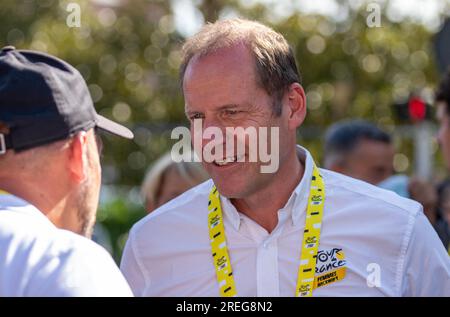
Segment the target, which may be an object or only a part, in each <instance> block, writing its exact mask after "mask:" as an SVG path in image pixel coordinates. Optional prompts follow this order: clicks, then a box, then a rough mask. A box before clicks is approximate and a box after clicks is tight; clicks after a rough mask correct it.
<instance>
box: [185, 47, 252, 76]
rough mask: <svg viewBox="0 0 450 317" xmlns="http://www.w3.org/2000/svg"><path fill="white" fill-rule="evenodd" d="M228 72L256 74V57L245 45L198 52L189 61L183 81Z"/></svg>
mask: <svg viewBox="0 0 450 317" xmlns="http://www.w3.org/2000/svg"><path fill="white" fill-rule="evenodd" d="M218 73H220V74H222V75H227V74H230V75H231V74H233V73H235V74H241V75H242V76H244V75H250V76H254V58H253V56H252V54H251V52H250V50H249V49H248V48H247V47H246V46H244V45H234V46H231V47H226V48H221V49H218V50H216V51H214V52H211V53H208V54H207V55H200V54H197V55H195V56H194V57H192V59H191V60H190V61H189V64H188V65H187V68H186V72H185V74H184V79H183V82H186V81H190V80H193V79H197V78H199V77H203V78H204V77H213V76H215V75H218Z"/></svg>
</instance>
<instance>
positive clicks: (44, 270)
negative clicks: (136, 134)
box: [0, 46, 133, 296]
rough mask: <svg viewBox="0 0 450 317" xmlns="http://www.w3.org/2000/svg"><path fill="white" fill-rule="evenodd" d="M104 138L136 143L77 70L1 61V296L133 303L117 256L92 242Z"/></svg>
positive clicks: (54, 63) (42, 61) (39, 59)
mask: <svg viewBox="0 0 450 317" xmlns="http://www.w3.org/2000/svg"><path fill="white" fill-rule="evenodd" d="M95 129H101V130H105V131H109V132H111V133H114V134H117V135H119V136H122V137H125V138H132V137H133V134H132V133H131V131H130V130H128V129H127V128H125V127H123V126H120V125H118V124H117V123H114V122H112V121H110V120H108V119H106V118H104V117H101V116H99V115H98V114H97V113H96V112H95V109H94V106H93V103H92V100H91V98H90V95H89V91H88V89H87V86H86V84H85V82H84V80H83V78H82V77H81V75H80V73H79V72H78V71H77V70H76V69H75V68H74V67H72V66H70V65H69V64H67V63H66V62H64V61H62V60H60V59H58V58H56V57H53V56H50V55H47V54H44V53H40V52H34V51H25V50H16V49H15V48H14V47H10V46H9V47H5V48H3V49H2V50H1V51H0V259H1V260H0V296H131V295H132V292H131V290H130V288H129V286H128V284H127V282H126V280H125V279H124V277H123V275H122V274H121V272H120V271H119V269H118V267H117V266H116V265H115V263H114V261H113V260H112V258H111V256H110V255H109V254H108V253H107V252H106V251H105V250H104V249H103V248H102V247H100V246H99V245H97V244H95V243H94V242H92V241H91V240H89V239H87V238H88V237H90V235H91V231H92V227H93V225H94V222H95V214H96V209H97V205H98V198H99V191H100V183H101V167H100V159H99V152H100V151H101V140H100V139H99V137H98V136H97V135H96V131H95ZM83 236H85V237H83Z"/></svg>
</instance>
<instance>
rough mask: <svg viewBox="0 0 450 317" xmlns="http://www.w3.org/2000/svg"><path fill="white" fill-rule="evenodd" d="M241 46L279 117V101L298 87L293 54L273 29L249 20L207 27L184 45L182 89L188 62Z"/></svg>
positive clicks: (231, 20)
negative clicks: (247, 50) (251, 62)
mask: <svg viewBox="0 0 450 317" xmlns="http://www.w3.org/2000/svg"><path fill="white" fill-rule="evenodd" d="M237 44H244V45H245V46H246V47H248V49H249V50H250V51H251V53H252V55H253V56H254V58H255V69H256V74H257V81H258V85H259V86H260V87H262V88H263V89H264V90H265V91H266V92H267V93H268V94H269V96H271V97H272V98H273V100H274V111H273V113H274V114H275V115H280V114H281V99H282V98H283V95H284V93H285V92H286V90H287V89H288V88H289V86H290V85H291V84H293V83H300V84H301V77H300V74H299V72H298V69H297V65H296V63H295V58H294V54H293V52H292V49H291V48H290V47H289V44H288V43H287V41H286V39H285V38H284V37H283V36H282V35H281V34H280V33H277V32H275V31H274V30H273V29H271V28H269V27H267V26H265V25H263V24H261V23H258V22H255V21H249V20H243V19H230V20H220V21H217V22H215V23H208V24H206V25H205V26H203V27H202V29H201V30H200V31H199V32H198V33H197V34H195V35H194V36H193V37H191V38H189V39H188V40H187V41H186V43H185V44H184V45H183V49H182V63H181V67H180V80H181V87H183V78H184V74H185V72H186V68H187V66H188V64H189V62H190V60H191V59H192V58H193V57H194V56H195V57H203V56H207V55H209V54H211V53H214V52H216V51H218V50H220V49H223V48H228V47H233V46H235V45H237Z"/></svg>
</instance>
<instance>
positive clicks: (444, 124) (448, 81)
mask: <svg viewBox="0 0 450 317" xmlns="http://www.w3.org/2000/svg"><path fill="white" fill-rule="evenodd" d="M435 101H436V107H437V109H436V117H437V120H438V122H439V131H438V135H437V140H438V143H439V146H440V148H441V151H442V154H443V157H444V162H445V164H446V167H447V170H450V69H449V70H447V73H446V74H445V75H444V77H443V78H442V80H441V82H440V84H439V87H438V89H437V91H436V97H435ZM439 210H440V212H441V216H442V218H443V220H444V221H446V224H447V227H448V226H449V225H450V222H449V221H450V217H449V216H448V215H449V213H448V184H447V182H443V183H442V184H441V186H440V187H439ZM449 252H450V249H449Z"/></svg>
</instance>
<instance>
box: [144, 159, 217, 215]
mask: <svg viewBox="0 0 450 317" xmlns="http://www.w3.org/2000/svg"><path fill="white" fill-rule="evenodd" d="M207 179H209V175H208V173H207V172H206V171H205V169H204V168H203V166H202V164H201V163H200V162H184V161H182V162H179V163H176V162H174V161H173V160H172V157H171V155H170V153H166V154H164V155H163V156H162V157H160V158H159V159H158V160H157V161H156V162H155V163H153V164H152V166H151V167H150V168H149V170H148V171H147V173H146V175H145V178H144V181H143V183H142V187H141V197H142V201H143V202H144V205H145V210H146V211H147V212H148V213H150V212H152V211H153V210H155V209H156V208H158V207H160V206H162V205H164V204H165V203H167V202H168V201H170V200H172V199H174V198H175V197H177V196H179V195H181V194H182V193H184V192H185V191H187V190H188V189H190V188H192V187H194V186H196V185H198V184H200V183H203V182H204V181H206V180H207Z"/></svg>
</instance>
